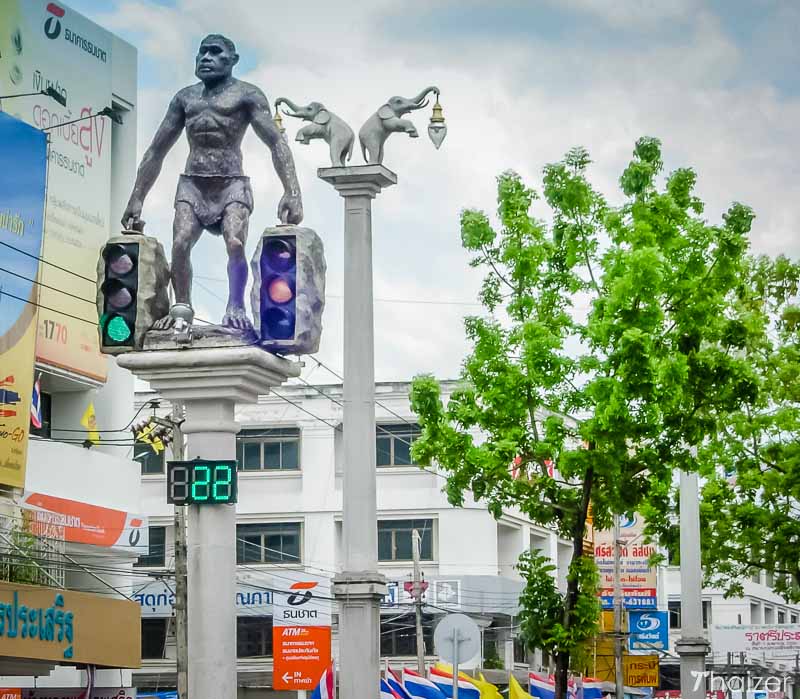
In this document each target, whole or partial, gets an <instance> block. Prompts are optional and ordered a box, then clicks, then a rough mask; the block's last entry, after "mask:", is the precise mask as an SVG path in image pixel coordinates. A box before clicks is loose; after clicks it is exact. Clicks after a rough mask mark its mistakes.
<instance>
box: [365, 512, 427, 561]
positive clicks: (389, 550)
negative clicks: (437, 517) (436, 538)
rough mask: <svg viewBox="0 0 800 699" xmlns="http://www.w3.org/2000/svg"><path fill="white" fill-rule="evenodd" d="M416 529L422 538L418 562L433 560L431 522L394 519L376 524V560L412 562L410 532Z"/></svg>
mask: <svg viewBox="0 0 800 699" xmlns="http://www.w3.org/2000/svg"><path fill="white" fill-rule="evenodd" d="M414 529H416V530H417V531H418V532H419V534H420V537H421V538H422V542H421V546H420V560H423V561H432V560H433V520H432V519H394V520H385V521H383V522H378V560H379V561H410V560H413V552H412V549H411V532H412V531H413V530H414Z"/></svg>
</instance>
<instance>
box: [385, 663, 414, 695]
mask: <svg viewBox="0 0 800 699" xmlns="http://www.w3.org/2000/svg"><path fill="white" fill-rule="evenodd" d="M386 670H387V672H386V682H387V684H388V685H389V687H390V688H391V690H392V692H394V694H395V695H396V696H397V697H398V699H413V697H412V696H411V695H410V694H409V693H408V690H407V689H406V688H405V687H404V686H403V680H401V679H400V677H398V675H397V673H396V672H395V671H394V670H392V668H390V667H387V668H386Z"/></svg>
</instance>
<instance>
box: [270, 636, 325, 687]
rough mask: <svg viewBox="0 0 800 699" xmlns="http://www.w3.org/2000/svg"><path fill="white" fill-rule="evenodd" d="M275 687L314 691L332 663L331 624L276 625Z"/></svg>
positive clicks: (273, 651) (273, 637)
mask: <svg viewBox="0 0 800 699" xmlns="http://www.w3.org/2000/svg"><path fill="white" fill-rule="evenodd" d="M272 656H273V668H272V688H273V689H288V690H299V689H307V690H313V689H314V687H316V686H317V683H318V682H319V678H320V677H322V673H323V672H325V669H326V668H327V667H328V666H329V665H330V663H331V627H330V626H273V627H272Z"/></svg>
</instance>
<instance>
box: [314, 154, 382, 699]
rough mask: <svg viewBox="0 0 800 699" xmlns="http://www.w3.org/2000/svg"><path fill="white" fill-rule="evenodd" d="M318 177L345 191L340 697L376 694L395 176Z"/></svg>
mask: <svg viewBox="0 0 800 699" xmlns="http://www.w3.org/2000/svg"><path fill="white" fill-rule="evenodd" d="M317 174H318V176H319V177H320V179H322V180H325V181H326V182H328V183H330V184H331V185H333V187H335V188H336V191H338V192H339V194H340V195H341V196H342V197H343V198H344V386H343V403H344V408H343V435H344V485H343V491H342V535H343V537H342V538H343V551H344V560H343V562H342V568H343V572H342V573H341V574H340V575H338V576H337V577H336V578H335V579H334V587H333V590H334V596H335V597H336V599H337V601H338V603H339V648H340V672H339V685H340V692H341V696H342V699H368V698H369V697H377V696H378V686H379V678H380V644H379V641H380V601H381V598H382V597H383V596H384V595H385V594H386V582H385V579H384V577H383V576H382V575H381V574H380V573H378V526H377V512H376V499H375V498H376V482H375V481H376V470H375V327H374V320H373V312H372V308H373V292H372V200H373V199H374V198H375V197H376V196H377V195H378V194H379V193H380V191H381V189H383V188H384V187H390V186H391V185H393V184H396V183H397V176H396V175H395V174H394V173H393V172H392V171H391V170H388V169H387V168H385V167H383V165H360V166H354V167H331V168H321V169H320V170H319V171H318V172H317Z"/></svg>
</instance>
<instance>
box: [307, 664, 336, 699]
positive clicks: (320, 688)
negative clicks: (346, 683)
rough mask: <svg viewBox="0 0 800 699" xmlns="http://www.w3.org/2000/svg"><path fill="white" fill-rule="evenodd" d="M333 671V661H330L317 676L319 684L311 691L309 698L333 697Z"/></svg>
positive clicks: (334, 691)
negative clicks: (318, 676)
mask: <svg viewBox="0 0 800 699" xmlns="http://www.w3.org/2000/svg"><path fill="white" fill-rule="evenodd" d="M333 672H334V670H333V663H331V664H330V665H329V666H328V667H327V668H325V672H323V673H322V677H320V678H319V684H318V685H317V686H316V687H314V691H313V692H311V699H335V696H336V683H335V682H334V681H333Z"/></svg>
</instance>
